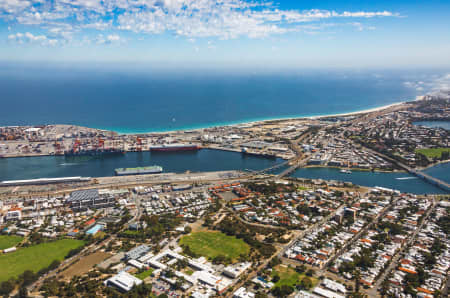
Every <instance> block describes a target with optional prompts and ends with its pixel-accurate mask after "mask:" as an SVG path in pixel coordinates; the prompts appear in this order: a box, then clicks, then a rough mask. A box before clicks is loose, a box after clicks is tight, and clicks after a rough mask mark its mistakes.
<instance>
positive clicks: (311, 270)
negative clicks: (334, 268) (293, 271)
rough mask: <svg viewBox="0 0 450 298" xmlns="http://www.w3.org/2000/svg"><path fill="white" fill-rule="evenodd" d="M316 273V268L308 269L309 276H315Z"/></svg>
mask: <svg viewBox="0 0 450 298" xmlns="http://www.w3.org/2000/svg"><path fill="white" fill-rule="evenodd" d="M314 273H315V271H314V269H309V270H308V271H306V275H307V276H313V275H314Z"/></svg>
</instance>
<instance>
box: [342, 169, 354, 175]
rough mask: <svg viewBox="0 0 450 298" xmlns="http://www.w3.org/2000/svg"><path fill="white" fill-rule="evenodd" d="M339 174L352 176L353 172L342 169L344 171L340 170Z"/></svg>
mask: <svg viewBox="0 0 450 298" xmlns="http://www.w3.org/2000/svg"><path fill="white" fill-rule="evenodd" d="M339 172H341V173H343V174H351V173H352V171H350V170H346V169H342V170H340V171H339Z"/></svg>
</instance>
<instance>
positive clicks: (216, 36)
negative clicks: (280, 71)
mask: <svg viewBox="0 0 450 298" xmlns="http://www.w3.org/2000/svg"><path fill="white" fill-rule="evenodd" d="M0 61H2V62H21V63H31V62H58V63H60V62H65V63H91V62H105V63H138V64H139V63H149V64H158V65H173V66H180V67H183V66H210V65H213V66H224V67H225V66H226V67H242V66H259V67H275V68H276V67H297V68H301V67H322V68H324V67H325V68H326V67H350V68H352V67H353V68H354V67H380V68H391V67H392V68H395V67H402V68H405V67H406V68H409V67H431V68H433V67H444V68H445V67H450V1H448V0H447V1H436V0H427V1H418V0H387V1H385V0H377V1H373V0H372V1H370V0H363V1H349V0H339V1H338V0H335V1H333V0H328V1H327V0H324V1H319V0H313V1H304V0H283V1H261V0H0Z"/></svg>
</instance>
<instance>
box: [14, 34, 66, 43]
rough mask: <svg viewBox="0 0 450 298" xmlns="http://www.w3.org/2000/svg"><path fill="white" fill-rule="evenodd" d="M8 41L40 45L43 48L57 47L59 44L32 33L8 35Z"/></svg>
mask: <svg viewBox="0 0 450 298" xmlns="http://www.w3.org/2000/svg"><path fill="white" fill-rule="evenodd" d="M8 40H9V41H11V42H16V43H18V44H38V45H41V46H55V45H57V44H58V40H56V39H51V38H48V37H47V36H45V35H34V34H32V33H30V32H26V33H20V32H17V33H16V34H10V35H8Z"/></svg>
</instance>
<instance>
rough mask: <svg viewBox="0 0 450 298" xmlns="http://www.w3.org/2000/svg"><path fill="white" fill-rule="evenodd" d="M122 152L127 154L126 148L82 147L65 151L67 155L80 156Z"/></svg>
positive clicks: (102, 155)
mask: <svg viewBox="0 0 450 298" xmlns="http://www.w3.org/2000/svg"><path fill="white" fill-rule="evenodd" d="M122 154H125V150H123V149H81V150H74V149H71V150H66V151H64V156H65V157H79V156H88V157H106V156H113V155H122Z"/></svg>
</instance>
